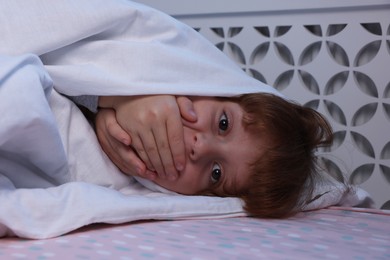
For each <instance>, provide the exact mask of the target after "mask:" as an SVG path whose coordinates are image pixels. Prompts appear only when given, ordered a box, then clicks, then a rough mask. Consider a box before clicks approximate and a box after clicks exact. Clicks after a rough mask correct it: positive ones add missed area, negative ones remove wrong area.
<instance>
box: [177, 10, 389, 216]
mask: <svg viewBox="0 0 390 260" xmlns="http://www.w3.org/2000/svg"><path fill="white" fill-rule="evenodd" d="M179 19H180V20H182V21H183V22H185V23H187V24H189V25H190V26H192V27H193V28H195V29H196V30H197V31H199V33H201V34H203V35H204V36H205V37H206V38H207V39H209V40H210V41H211V42H212V43H213V44H214V45H215V46H216V47H217V48H219V49H220V50H221V51H223V52H224V53H225V54H226V55H228V56H229V57H230V58H231V59H232V60H234V61H235V62H236V63H237V64H239V65H240V66H241V67H242V69H243V70H245V71H246V72H247V73H248V74H249V75H251V76H253V77H254V78H256V79H258V80H260V81H262V82H265V83H267V84H269V85H272V86H274V87H275V88H277V89H278V90H280V91H281V92H282V93H284V94H285V95H286V96H287V97H289V98H291V99H293V100H296V101H298V102H299V103H301V104H303V105H305V106H308V107H311V108H314V109H316V110H318V111H320V112H321V113H323V114H324V115H325V116H326V117H327V118H328V120H329V121H330V123H331V124H332V126H333V129H334V131H335V142H334V144H333V146H332V147H331V148H330V149H328V150H326V151H320V152H321V157H322V158H323V161H324V164H325V165H326V167H327V168H328V169H329V171H331V172H332V174H334V175H335V176H338V177H340V178H341V176H346V178H348V180H349V182H351V183H354V184H358V185H360V186H361V187H363V188H364V189H365V190H367V191H368V192H369V193H370V194H371V195H372V196H373V198H374V200H375V202H376V204H377V205H376V206H377V207H378V208H384V209H390V12H389V9H387V10H377V11H375V12H374V11H372V10H371V14H370V15H369V16H367V14H362V13H361V12H360V11H351V12H350V13H348V12H340V13H326V12H322V13H318V14H315V15H313V14H311V15H307V14H305V13H302V14H301V15H284V14H283V15H281V14H274V15H264V14H256V13H249V14H245V15H243V14H240V15H237V16H235V15H231V14H229V15H228V16H226V17H224V16H223V15H218V16H216V17H203V16H200V17H196V16H190V17H188V18H187V17H185V16H184V17H180V18H179Z"/></svg>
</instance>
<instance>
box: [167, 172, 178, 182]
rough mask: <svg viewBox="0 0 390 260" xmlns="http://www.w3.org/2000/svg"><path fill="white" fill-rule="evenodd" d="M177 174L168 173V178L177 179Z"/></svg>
mask: <svg viewBox="0 0 390 260" xmlns="http://www.w3.org/2000/svg"><path fill="white" fill-rule="evenodd" d="M176 177H177V176H176V174H168V179H169V180H171V181H174V180H176Z"/></svg>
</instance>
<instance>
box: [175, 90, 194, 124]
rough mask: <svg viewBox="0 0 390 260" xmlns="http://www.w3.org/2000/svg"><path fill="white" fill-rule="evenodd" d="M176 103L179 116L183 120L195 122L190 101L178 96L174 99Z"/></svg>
mask: <svg viewBox="0 0 390 260" xmlns="http://www.w3.org/2000/svg"><path fill="white" fill-rule="evenodd" d="M176 102H177V105H178V107H179V110H180V115H181V116H182V117H183V118H184V119H185V120H187V121H190V122H195V121H196V120H197V119H198V117H197V116H196V113H195V110H194V106H193V104H192V101H191V100H190V99H189V98H188V97H185V96H179V97H177V98H176Z"/></svg>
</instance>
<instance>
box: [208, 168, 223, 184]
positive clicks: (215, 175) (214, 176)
mask: <svg viewBox="0 0 390 260" xmlns="http://www.w3.org/2000/svg"><path fill="white" fill-rule="evenodd" d="M221 175H222V171H221V167H220V166H219V165H218V164H214V166H213V170H212V171H211V177H210V179H211V182H212V183H217V182H218V181H219V179H220V178H221Z"/></svg>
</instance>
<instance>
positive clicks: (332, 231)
mask: <svg viewBox="0 0 390 260" xmlns="http://www.w3.org/2000/svg"><path fill="white" fill-rule="evenodd" d="M389 223H390V211H384V210H366V209H365V210H360V209H352V208H341V207H332V208H329V209H323V210H318V211H311V212H304V213H301V214H298V215H296V216H295V217H293V218H290V219H284V220H274V219H273V220H268V219H256V218H250V217H234V218H224V219H192V220H191V219H187V220H180V221H177V220H176V221H141V222H133V223H128V224H122V225H102V224H99V225H90V226H87V227H84V228H81V229H79V230H77V231H75V232H72V233H70V234H68V235H64V236H61V237H57V238H52V239H47V240H21V239H15V238H6V239H2V240H0V258H1V259H14V258H25V259H47V258H56V259H58V258H61V257H64V256H66V258H67V259H316V258H321V259H389V258H390V243H389V241H390V224H389Z"/></svg>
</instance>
